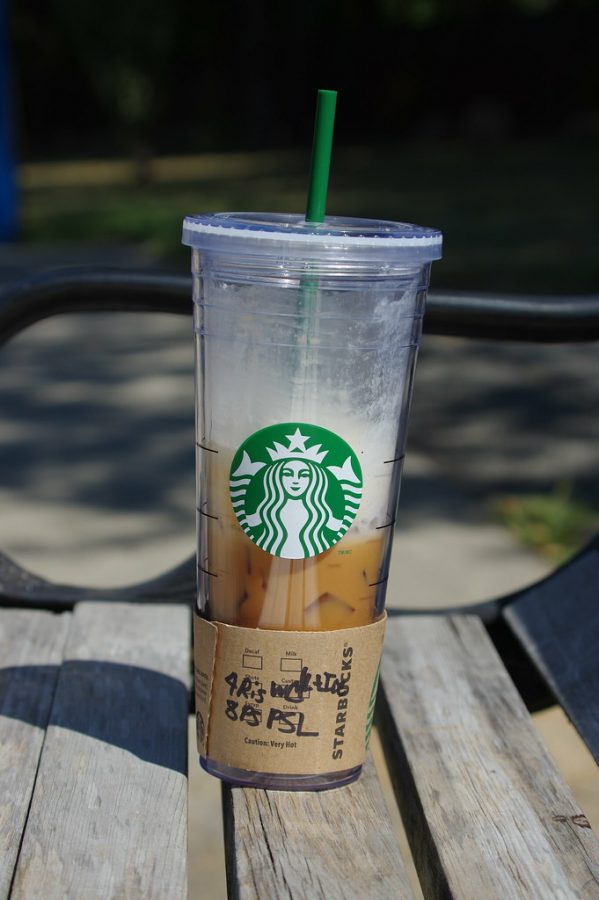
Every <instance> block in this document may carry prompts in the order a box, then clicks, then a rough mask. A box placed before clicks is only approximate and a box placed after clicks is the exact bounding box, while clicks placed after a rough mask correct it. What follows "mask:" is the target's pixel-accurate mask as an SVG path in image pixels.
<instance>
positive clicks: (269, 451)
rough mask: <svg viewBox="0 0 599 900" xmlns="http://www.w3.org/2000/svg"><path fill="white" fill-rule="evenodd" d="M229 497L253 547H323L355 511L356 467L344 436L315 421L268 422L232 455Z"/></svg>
mask: <svg viewBox="0 0 599 900" xmlns="http://www.w3.org/2000/svg"><path fill="white" fill-rule="evenodd" d="M229 487H230V495H231V503H232V504H233V509H234V511H235V515H236V517H237V520H238V521H239V524H240V525H241V527H242V528H243V530H244V531H245V533H246V534H247V536H248V537H249V538H250V540H252V541H253V542H254V543H255V544H257V545H258V547H261V548H262V549H263V550H265V551H266V552H267V553H270V554H271V555H272V556H280V557H283V559H306V558H308V557H310V556H317V555H318V554H319V553H324V551H325V550H328V549H329V548H330V547H332V546H333V545H334V544H336V543H337V541H339V540H340V538H342V537H343V535H344V534H345V533H346V531H347V530H348V528H349V527H350V526H351V524H352V523H353V521H354V519H355V518H356V514H357V512H358V509H359V508H360V501H361V498H362V470H361V468H360V463H359V462H358V458H357V456H356V454H355V453H354V451H353V450H352V449H351V447H350V446H349V444H347V443H346V442H345V441H344V440H343V439H342V438H340V437H339V436H338V435H336V434H334V433H333V432H332V431H329V430H328V429H326V428H321V427H320V426H318V425H307V424H305V423H298V422H292V423H289V422H287V423H285V424H281V425H271V426H270V427H269V428H262V429H261V430H260V431H256V432H254V434H252V435H250V436H249V437H248V438H247V439H246V440H245V441H244V442H243V444H242V445H241V446H240V447H239V449H238V450H237V453H236V454H235V456H234V457H233V462H232V464H231V473H230V482H229Z"/></svg>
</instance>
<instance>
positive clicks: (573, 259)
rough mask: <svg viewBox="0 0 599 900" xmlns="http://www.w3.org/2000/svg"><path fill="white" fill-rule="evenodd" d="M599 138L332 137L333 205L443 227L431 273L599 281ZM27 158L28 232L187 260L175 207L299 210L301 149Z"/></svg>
mask: <svg viewBox="0 0 599 900" xmlns="http://www.w3.org/2000/svg"><path fill="white" fill-rule="evenodd" d="M596 159H597V147H596V146H594V145H593V144H592V143H590V142H587V143H586V144H574V145H573V144H566V143H563V144H559V143H558V144H556V143H553V144H541V143H518V144H498V143H488V144H487V143H485V144H480V145H477V146H472V145H465V144H460V143H450V142H445V143H441V142H434V141H429V142H427V143H426V144H422V145H419V144H409V145H405V146H385V147H363V148H337V149H336V151H335V155H334V160H333V171H332V177H331V190H330V199H329V204H328V212H329V214H331V215H333V214H337V215H354V216H366V217H381V218H391V219H401V220H404V221H415V222H418V223H420V224H427V225H434V226H437V227H440V228H442V230H443V232H444V234H445V257H444V260H443V261H442V263H440V264H436V265H435V268H434V276H433V281H434V285H435V286H436V287H450V288H456V289H464V290H467V289H478V290H481V291H485V290H487V291H492V290H506V291H517V290H521V291H528V292H543V291H545V292H556V293H563V292H570V291H571V292H587V291H588V292H591V291H596V290H597V287H598V285H599V256H598V254H597V252H596V247H597V243H598V240H599V217H598V216H597V209H598V208H599V180H598V179H597V178H596V176H595V172H596ZM147 171H149V173H150V180H149V181H148V183H146V184H137V183H136V170H135V166H134V165H133V164H131V163H128V162H127V161H114V162H113V163H110V162H106V161H104V162H98V163H96V164H94V163H93V162H85V163H77V162H73V163H58V164H53V165H52V164H46V165H37V166H35V165H29V166H26V167H23V179H22V180H23V204H22V236H23V239H24V240H25V241H28V242H35V243H45V244H48V243H52V242H62V243H64V242H82V241H107V240H108V241H118V242H129V243H131V242H133V243H137V244H142V245H144V246H146V247H148V248H150V249H151V250H152V251H153V252H154V253H155V254H156V255H157V256H158V257H159V258H160V259H162V260H164V261H166V262H168V263H169V264H173V265H177V266H179V265H180V266H181V267H185V268H187V266H188V252H187V250H186V249H183V248H181V246H180V243H179V241H180V233H181V219H182V217H183V216H184V215H185V214H186V213H190V212H197V211H202V210H204V211H206V210H216V209H223V210H231V209H240V210H251V209H258V210H260V209H262V210H272V211H291V212H301V211H302V210H303V208H304V202H305V191H306V182H307V171H308V154H307V153H304V152H292V151H281V152H261V153H235V154H233V153H228V154H227V153H223V154H220V155H215V154H212V155H209V156H208V155H206V156H198V157H181V158H179V159H177V158H171V159H163V160H154V161H150V163H149V164H148V167H147Z"/></svg>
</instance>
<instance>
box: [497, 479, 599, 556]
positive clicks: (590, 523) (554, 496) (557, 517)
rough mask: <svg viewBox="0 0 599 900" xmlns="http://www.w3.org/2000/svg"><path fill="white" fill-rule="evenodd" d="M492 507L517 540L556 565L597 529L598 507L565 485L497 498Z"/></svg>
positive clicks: (571, 553)
mask: <svg viewBox="0 0 599 900" xmlns="http://www.w3.org/2000/svg"><path fill="white" fill-rule="evenodd" d="M494 507H495V511H496V513H497V515H498V516H499V518H500V520H501V521H502V522H503V523H504V525H506V526H507V527H508V528H509V530H510V531H511V532H512V534H513V535H514V537H516V539H517V540H519V541H521V542H522V543H523V544H525V545H526V546H528V547H531V548H533V549H534V550H537V551H538V552H540V553H541V554H542V555H543V556H545V557H546V558H548V559H550V560H551V561H552V562H554V563H556V564H561V563H563V562H565V561H566V560H567V559H569V558H570V557H571V556H572V555H573V554H574V553H576V552H578V550H580V548H581V547H582V546H584V544H585V543H586V542H587V541H588V540H590V538H591V537H592V536H593V534H594V533H595V532H596V531H597V530H598V529H599V507H598V506H593V505H591V504H589V503H585V502H583V501H581V500H580V499H578V498H576V497H574V496H573V494H572V488H571V486H570V485H568V484H562V485H558V486H557V487H556V488H555V489H554V491H553V492H552V493H548V494H527V495H523V496H518V497H501V498H499V499H497V501H496V502H495V504H494Z"/></svg>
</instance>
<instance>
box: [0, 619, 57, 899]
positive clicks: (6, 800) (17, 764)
mask: <svg viewBox="0 0 599 900" xmlns="http://www.w3.org/2000/svg"><path fill="white" fill-rule="evenodd" d="M68 620H69V616H68V615H64V616H54V615H52V614H51V613H45V612H24V611H21V610H13V609H3V610H0V898H5V897H8V894H9V891H10V884H11V881H12V877H13V872H14V868H15V863H16V860H17V855H18V852H19V847H20V844H21V837H22V834H23V830H24V828H25V822H26V819H27V811H28V809H29V803H30V801H31V795H32V792H33V785H34V783H35V775H36V772H37V767H38V762H39V756H40V753H41V750H42V744H43V741H44V734H45V729H46V725H47V723H48V717H49V715H50V709H51V707H52V698H53V696H54V690H55V687H56V680H57V677H58V670H59V666H60V663H61V660H62V649H63V646H64V642H65V637H66V633H67V627H68Z"/></svg>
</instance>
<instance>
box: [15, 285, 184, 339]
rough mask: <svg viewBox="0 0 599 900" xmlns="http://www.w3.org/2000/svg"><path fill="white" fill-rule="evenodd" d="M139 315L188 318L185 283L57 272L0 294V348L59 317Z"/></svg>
mask: <svg viewBox="0 0 599 900" xmlns="http://www.w3.org/2000/svg"><path fill="white" fill-rule="evenodd" d="M76 312H145V313H148V312H150V313H174V314H175V315H184V316H191V312H192V301H191V279H190V278H189V277H187V276H182V275H172V274H169V273H167V272H155V271H129V270H122V269H89V268H72V269H58V270H56V271H51V272H46V273H43V274H40V275H33V276H32V277H31V278H24V279H22V280H20V281H15V282H12V283H10V284H8V285H5V286H3V287H2V289H0V344H2V343H4V342H6V341H8V340H9V339H10V338H11V337H12V336H13V335H15V334H17V333H18V332H19V331H23V330H24V329H25V328H27V327H28V326H29V325H33V324H34V323H35V322H39V321H41V320H42V319H47V318H49V317H50V316H55V315H59V314H62V313H76Z"/></svg>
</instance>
